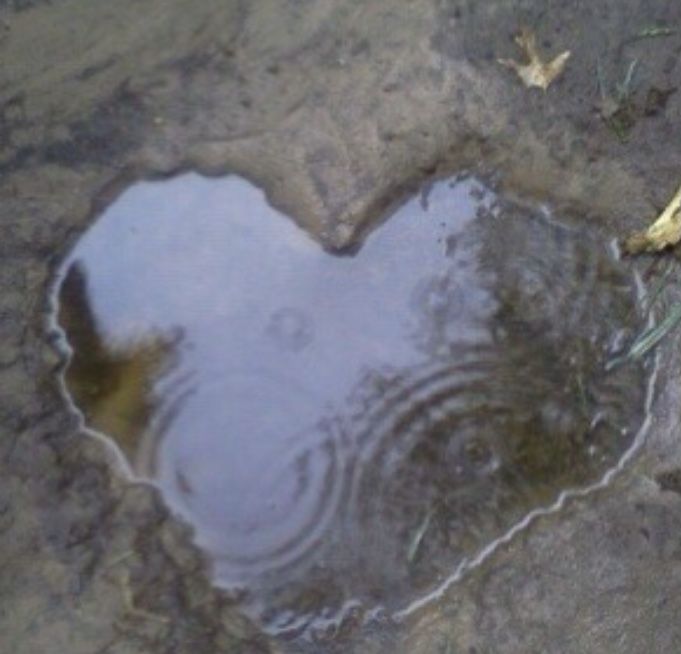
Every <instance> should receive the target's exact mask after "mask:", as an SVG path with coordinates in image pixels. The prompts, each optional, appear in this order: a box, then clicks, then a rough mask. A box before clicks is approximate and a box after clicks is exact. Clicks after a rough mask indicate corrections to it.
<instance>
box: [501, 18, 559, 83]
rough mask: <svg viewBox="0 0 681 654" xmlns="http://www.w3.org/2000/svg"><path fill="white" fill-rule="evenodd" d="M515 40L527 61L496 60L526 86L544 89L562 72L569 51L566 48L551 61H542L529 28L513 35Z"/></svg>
mask: <svg viewBox="0 0 681 654" xmlns="http://www.w3.org/2000/svg"><path fill="white" fill-rule="evenodd" d="M515 42H516V43H517V44H518V47H520V49H521V50H522V51H523V52H524V53H525V56H526V57H527V59H528V63H526V64H521V63H519V62H517V61H514V60H513V59H497V61H498V62H499V63H500V64H501V65H502V66H506V68H510V69H511V70H514V71H515V72H516V73H517V74H518V77H520V79H521V80H522V81H523V84H525V86H527V87H528V88H531V87H533V86H536V87H538V88H540V89H542V90H544V91H546V89H547V88H548V87H549V84H551V82H553V80H554V79H556V77H558V75H560V74H561V73H562V72H563V68H565V64H566V62H567V60H568V57H569V56H570V51H569V50H566V51H565V52H563V53H561V54H559V55H558V56H557V57H556V58H555V59H553V60H552V61H549V62H548V63H544V62H543V61H542V60H541V58H540V57H539V53H538V52H537V43H536V39H535V35H534V34H533V33H532V32H531V31H530V30H527V29H524V30H522V31H521V32H520V34H518V35H517V36H516V37H515Z"/></svg>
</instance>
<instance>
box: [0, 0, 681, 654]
mask: <svg viewBox="0 0 681 654" xmlns="http://www.w3.org/2000/svg"><path fill="white" fill-rule="evenodd" d="M0 11H1V12H2V14H1V18H2V23H1V24H0V30H1V33H0V50H1V51H2V55H3V62H5V63H4V64H3V68H2V71H1V72H0V106H1V111H0V117H1V120H0V171H1V172H2V177H1V178H0V197H1V198H2V202H1V204H0V212H1V213H2V220H3V227H4V229H3V238H2V241H1V242H0V254H1V259H0V284H2V292H1V293H0V332H1V334H2V339H1V341H0V369H1V374H2V378H1V379H2V389H3V399H2V402H1V403H0V417H1V419H0V425H1V427H0V430H1V436H2V437H1V438H0V466H1V467H2V474H1V475H0V530H1V531H0V560H2V562H3V569H4V570H5V572H4V573H3V575H2V577H1V578H0V597H1V598H2V604H1V607H0V630H1V631H2V633H3V642H5V643H8V647H10V649H11V650H12V651H15V652H19V653H26V654H32V653H33V652H51V651H55V652H57V651H65V650H68V651H72V652H84V653H85V652H88V653H89V652H116V653H119V652H139V651H151V652H154V651H158V652H161V651H169V650H172V651H176V652H185V651H186V652H189V651H193V650H199V651H203V650H206V651H224V652H239V651H243V652H248V653H250V652H258V651H263V652H265V651H276V650H277V649H282V650H290V651H310V652H317V651H323V650H322V647H324V648H326V649H328V650H329V651H334V648H335V649H336V651H344V652H347V651H357V652H372V651H373V652H382V651H395V650H397V651H405V652H407V651H408V652H424V653H425V652H447V651H448V648H449V650H450V651H459V650H461V651H469V652H474V651H477V652H527V651H542V652H543V651H548V652H550V651H556V652H569V651H575V652H584V651H587V652H602V651H618V652H640V651H643V650H646V651H659V652H668V651H673V650H674V649H676V648H678V646H679V642H680V641H681V630H680V628H679V626H678V621H677V620H675V619H674V616H677V615H678V613H679V610H680V609H681V606H680V605H679V599H678V592H676V589H678V587H679V584H680V583H681V567H680V566H679V550H678V524H679V521H680V520H681V498H680V497H679V494H678V491H677V490H675V486H674V485H673V484H671V485H670V484H669V483H665V484H663V485H660V484H659V483H658V482H657V481H656V479H657V477H658V476H659V475H666V476H664V477H662V478H663V479H667V480H668V479H671V478H673V474H672V473H673V472H674V470H675V469H677V468H678V466H679V461H681V456H680V451H679V448H678V442H677V439H678V434H679V433H680V428H679V424H678V422H679V417H678V416H679V411H678V399H677V398H678V390H679V389H678V381H677V380H678V372H679V367H680V362H679V360H678V356H677V354H676V350H677V349H678V346H677V341H676V340H675V338H670V339H668V340H667V342H665V343H664V345H663V347H662V349H661V358H662V360H663V362H664V365H663V366H662V370H661V374H660V376H659V380H658V385H657V386H658V388H657V393H656V396H655V400H654V404H653V416H654V418H653V420H652V424H651V427H650V430H649V432H648V435H647V440H646V444H645V446H644V448H643V449H642V451H641V453H640V454H639V456H638V457H637V458H636V459H635V460H634V461H632V462H631V463H630V464H629V465H628V466H627V467H626V470H625V471H624V472H623V473H622V474H621V475H620V476H619V477H618V479H617V481H616V483H614V484H613V485H612V486H611V487H610V488H608V489H607V490H605V491H603V492H600V493H597V494H594V495H593V496H589V497H587V498H584V499H582V500H579V501H573V502H571V503H570V504H569V505H568V506H567V507H566V508H565V509H564V510H563V511H561V512H559V513H557V514H554V515H551V516H547V517H544V518H542V519H540V520H537V521H536V522H535V523H534V524H533V525H532V526H531V527H530V528H529V529H528V530H527V531H525V532H524V533H523V534H521V535H519V536H518V537H516V538H515V539H513V540H512V541H511V542H510V543H509V544H507V545H505V546H503V547H501V548H500V549H499V550H498V551H497V552H496V553H495V555H494V556H493V557H491V558H490V559H488V560H487V561H486V562H485V563H484V565H483V566H482V567H481V568H479V569H477V570H475V571H473V572H471V574H469V575H467V576H466V577H465V578H464V579H463V580H462V582H461V583H459V584H457V586H456V587H454V588H452V589H450V590H449V591H448V592H447V593H446V594H445V595H444V597H442V598H441V599H440V600H438V601H436V602H433V603H432V604H430V605H429V606H428V607H426V608H425V609H424V611H422V612H419V613H418V614H415V615H414V616H412V617H410V618H409V619H408V620H407V621H406V622H405V623H404V624H402V625H401V626H399V627H395V628H392V627H388V628H381V626H380V625H379V626H378V627H373V628H371V629H369V630H368V631H367V632H364V633H360V630H358V629H357V628H349V632H350V633H349V635H347V640H344V637H345V635H344V634H341V635H340V636H333V637H330V638H329V639H328V642H325V635H324V634H319V635H318V638H319V640H318V641H317V642H312V643H272V642H269V640H268V639H266V638H265V637H264V636H262V635H260V634H258V633H257V630H256V629H255V628H254V627H253V625H251V624H250V623H248V621H246V620H245V619H243V618H242V617H240V616H239V615H238V612H237V611H236V610H235V608H234V607H233V606H232V604H231V603H230V601H229V600H228V599H227V598H226V597H224V596H222V595H220V594H219V593H217V592H216V591H214V590H212V589H211V587H210V584H209V583H208V581H207V579H206V575H205V574H204V572H205V566H204V564H203V563H202V561H201V559H200V557H199V555H198V554H197V553H196V552H195V551H194V549H193V548H192V547H191V546H190V544H189V543H190V539H189V536H188V533H187V531H186V530H185V529H184V528H183V527H181V526H180V525H178V523H177V522H175V521H174V520H173V519H172V518H170V517H169V516H168V513H167V511H166V510H165V509H164V508H163V506H162V505H161V503H160V501H159V499H158V498H157V497H156V496H155V495H154V494H153V493H152V492H151V491H150V490H149V489H147V488H144V487H136V486H130V485H129V484H127V483H125V481H124V479H123V478H122V477H121V476H120V475H119V474H117V473H116V471H115V470H114V469H113V468H112V467H111V465H110V456H109V454H108V453H107V452H106V451H105V450H104V449H103V448H102V447H101V445H100V444H98V443H97V442H95V441H93V440H91V439H87V438H84V436H83V434H82V433H80V431H79V425H78V424H77V420H76V419H75V418H74V417H73V416H71V415H70V414H68V413H67V412H66V410H65V408H64V405H63V402H62V401H61V398H60V395H59V393H58V389H57V387H56V385H55V381H54V371H55V369H56V368H58V367H59V366H60V365H61V361H60V359H59V356H58V354H57V352H56V350H55V348H54V347H53V345H52V344H51V343H50V341H49V337H48V335H47V334H46V330H45V321H44V316H45V311H46V308H47V305H46V298H47V292H48V287H49V284H50V278H51V275H52V272H53V271H54V270H55V268H56V266H57V264H58V262H59V260H60V259H61V258H62V257H64V256H65V254H66V253H67V252H68V250H69V248H70V247H71V246H72V245H73V243H74V242H75V240H76V239H77V237H78V235H79V234H80V233H81V232H82V231H83V230H84V229H85V228H86V227H87V225H88V224H89V223H90V222H91V221H92V220H93V218H94V216H95V215H96V213H97V212H98V211H99V210H100V209H101V207H102V206H104V205H105V204H106V203H107V202H109V201H110V200H111V199H112V198H113V197H115V196H116V194H117V193H118V192H120V190H121V189H123V188H124V187H125V185H126V184H127V183H129V181H130V180H131V179H135V178H136V177H139V176H159V175H167V174H170V173H172V172H174V171H178V170H183V169H186V168H193V169H197V170H199V171H202V172H204V173H209V174H219V173H223V172H237V173H240V174H242V175H244V176H246V177H247V178H249V179H251V180H252V181H254V182H255V183H256V184H258V185H259V186H261V187H262V188H264V189H265V190H266V191H267V193H268V196H269V198H270V200H271V201H272V202H273V203H274V204H275V205H276V206H277V207H279V208H281V209H283V210H284V211H285V212H286V213H288V214H289V215H291V216H292V217H293V218H294V219H295V220H297V221H298V222H299V223H300V224H301V225H303V226H304V227H306V228H307V229H309V230H310V232H311V233H312V234H313V235H314V236H315V237H316V238H317V239H318V240H319V241H320V243H322V244H323V245H324V246H325V247H327V248H330V249H334V248H340V247H344V246H346V245H348V244H349V243H351V242H352V241H353V239H354V238H356V236H357V234H360V233H362V231H364V230H366V229H367V228H368V227H369V226H370V225H372V224H374V223H375V222H376V220H377V217H379V218H380V216H382V215H384V212H385V210H386V208H388V207H391V206H393V205H395V204H396V203H398V202H399V201H401V200H402V199H403V198H404V195H405V193H407V192H408V191H410V190H412V189H414V188H415V186H416V184H417V183H418V182H420V181H421V180H423V179H426V178H428V177H430V176H433V175H439V174H445V173H448V172H452V171H458V170H463V169H468V170H471V171H474V172H477V173H480V174H487V175H492V176H493V178H494V180H495V183H496V184H497V185H498V187H499V189H501V190H503V191H504V192H506V193H508V194H509V195H513V194H517V195H518V196H520V197H523V198H532V199H537V200H540V201H542V202H548V203H550V204H551V205H552V206H553V207H554V209H555V210H556V211H557V212H560V214H561V216H563V217H564V219H565V220H567V221H575V222H576V223H579V222H581V221H590V222H591V223H593V224H595V225H597V226H598V229H599V230H601V232H602V235H603V238H604V239H610V238H613V237H614V236H615V235H616V234H618V233H619V232H620V231H621V230H624V229H630V228H633V227H640V226H641V225H642V224H643V223H644V222H646V221H648V220H649V219H650V218H652V217H653V216H654V215H655V212H656V209H657V208H659V207H661V206H663V205H664V204H665V203H666V201H667V200H668V199H669V196H670V195H671V193H672V192H673V190H674V188H675V187H676V185H677V184H678V177H679V171H680V170H681V165H680V164H681V154H680V153H679V151H678V147H677V143H676V142H675V141H674V135H675V134H678V130H679V127H680V126H681V95H680V94H678V93H673V94H671V95H668V96H666V99H665V100H664V101H662V100H660V102H659V103H657V105H650V104H649V102H648V97H649V96H650V93H651V92H653V91H654V90H656V89H657V90H658V91H660V90H663V91H664V90H669V89H672V88H674V87H675V85H676V83H677V80H678V78H679V64H678V54H679V51H680V50H681V41H680V40H679V38H680V37H679V35H678V34H675V35H671V36H666V37H660V38H650V39H636V40H631V39H630V37H631V36H632V32H634V33H635V32H637V31H639V30H640V29H643V28H645V27H647V26H649V25H653V24H670V25H674V24H678V22H679V18H681V10H680V9H679V8H676V7H674V6H672V5H670V4H669V3H664V2H643V1H639V2H635V1H633V0H631V1H627V2H624V3H623V2H621V1H617V2H615V1H614V0H613V1H611V2H597V3H591V4H590V5H589V6H588V7H584V8H580V10H579V11H576V10H575V9H574V8H571V7H570V6H569V5H567V6H563V5H562V4H558V3H555V5H554V4H553V3H549V4H548V5H547V4H546V3H544V2H542V3H540V2H517V3H496V2H495V3H487V4H486V5H484V6H482V5H480V4H479V3H475V2H472V1H471V2H459V3H453V2H452V3H448V2H432V3H428V2H413V3H408V4H405V5H404V6H399V7H397V6H386V4H385V3H383V2H378V1H376V2H356V3H355V2H353V3H343V5H342V6H339V5H338V4H337V3H332V2H330V1H329V2H325V1H323V0H320V1H318V2H305V3H301V2H293V1H291V2H287V3H284V4H283V5H282V3H279V2H265V1H263V2H252V3H239V2H229V3H221V2H205V3H202V4H201V5H200V6H199V7H197V6H196V5H195V4H193V3H189V2H186V1H180V0H174V1H173V2H152V3H149V5H148V6H147V7H145V9H144V11H142V10H141V9H140V6H139V4H138V3H135V2H120V3H117V4H116V6H115V7H113V6H110V5H107V6H99V5H94V4H92V3H87V2H84V1H82V0H63V1H59V2H52V3H18V2H17V3H3V5H2V7H1V8H0ZM520 24H529V25H530V26H532V27H533V28H534V29H535V30H536V31H537V33H538V35H539V41H540V46H541V48H542V49H543V50H545V51H546V52H548V53H552V54H555V53H557V52H559V51H561V50H563V49H565V48H570V49H571V50H572V51H573V56H572V58H571V60H570V63H569V66H568V68H567V69H566V72H565V74H564V75H563V76H562V77H561V78H560V79H559V80H558V81H557V82H556V83H555V85H553V86H552V87H551V88H550V89H549V91H548V92H547V93H546V94H543V93H541V92H532V93H530V92H528V91H527V90H526V89H524V88H523V87H522V86H521V85H520V84H519V83H518V81H517V79H516V78H514V77H513V76H512V74H511V73H509V71H507V70H505V69H503V68H501V67H500V66H498V64H497V63H496V58H497V57H498V56H502V57H515V56H518V55H519V53H518V52H517V50H516V49H515V46H514V44H513V42H512V40H511V37H512V35H513V33H514V32H515V31H516V29H517V28H518V26H519V25H520ZM633 59H637V60H638V62H639V63H638V67H637V74H636V77H635V78H634V82H633V84H634V86H633V95H632V97H631V98H630V101H631V107H630V108H629V111H630V113H631V117H632V120H631V121H629V122H631V125H630V126H629V127H628V129H627V133H626V134H625V135H624V140H622V135H621V134H619V133H615V131H614V130H613V129H612V128H611V126H609V125H608V124H607V123H606V121H604V119H603V117H602V116H601V115H599V112H598V110H597V105H598V103H599V101H601V100H602V98H601V95H600V94H599V90H598V84H597V75H596V67H597V62H598V61H600V62H601V65H602V70H603V77H604V79H606V80H607V83H608V84H609V85H612V86H614V85H615V83H616V82H618V81H621V80H622V79H623V77H624V75H625V74H626V71H627V68H628V65H629V64H630V62H631V61H632V60H633ZM658 105H659V106H658ZM649 261H650V260H647V261H646V260H644V261H641V262H632V263H631V264H630V265H632V266H639V267H640V268H641V270H643V271H645V270H646V269H647V266H648V265H649ZM675 293H676V289H675V288H674V287H673V286H672V287H670V288H669V289H668V290H667V291H666V293H665V296H664V297H663V300H662V302H661V304H660V311H661V312H662V313H663V312H664V307H665V304H666V303H668V302H670V301H671V300H673V299H674V296H675ZM670 475H672V476H671V477H670ZM518 598H521V599H522V601H519V600H518ZM651 643H653V645H651ZM651 648H652V649H651Z"/></svg>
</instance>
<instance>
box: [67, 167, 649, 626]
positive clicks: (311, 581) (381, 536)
mask: <svg viewBox="0 0 681 654" xmlns="http://www.w3.org/2000/svg"><path fill="white" fill-rule="evenodd" d="M57 293H58V303H57V304H58V309H57V310H58V321H59V323H60V325H61V326H62V327H63V329H64V331H65V334H66V338H67V339H68V342H69V344H70V346H71V348H72V350H73V352H72V356H71V360H70V363H69V366H68V368H67V371H66V374H65V381H66V387H67V389H68V392H69V393H70V395H71V397H72V399H73V401H74V403H75V405H76V406H77V407H79V408H80V410H81V411H82V413H83V414H84V416H85V420H86V422H87V424H88V425H89V426H90V427H91V428H93V429H95V430H97V431H99V432H102V433H104V434H107V435H108V436H110V437H111V438H112V439H113V440H114V441H115V442H116V443H117V444H118V446H119V447H120V449H121V451H122V452H123V453H124V454H125V457H126V458H127V460H128V461H129V462H130V467H131V468H132V470H133V471H134V473H135V474H136V475H137V476H139V477H142V478H146V479H149V480H152V481H153V482H154V483H156V484H157V485H158V486H159V488H160V489H161V491H162V493H163V495H164V496H165V498H166V500H167V502H168V503H169V504H170V506H172V507H173V508H174V509H175V510H176V511H177V512H179V513H180V514H181V515H182V516H184V517H185V518H186V520H187V521H189V522H190V523H191V524H192V525H194V526H195V528H196V540H197V542H198V543H199V545H200V546H201V547H202V548H203V549H204V551H205V552H207V553H208V554H209V556H210V558H211V559H212V560H213V561H214V569H215V579H216V581H217V583H219V584H220V585H222V586H226V587H229V588H231V589H239V591H240V593H241V594H242V596H243V597H244V598H245V599H244V602H245V605H246V606H250V607H251V609H252V610H253V612H255V613H257V614H258V615H259V616H260V618H261V620H263V621H264V622H265V623H266V624H268V625H269V626H270V627H272V628H274V629H286V628H298V627H301V626H304V625H306V624H308V623H309V622H310V621H313V620H315V619H320V620H326V619H328V618H329V617H332V616H334V615H337V614H338V612H339V611H340V610H341V609H343V608H344V607H345V608H347V607H348V606H350V605H351V604H352V603H353V602H354V603H356V604H358V605H361V606H363V607H365V608H367V607H376V606H384V607H387V608H388V609H389V610H394V609H398V608H400V607H402V606H404V605H405V604H406V603H408V602H410V601H412V600H414V599H415V598H416V597H417V596H418V595H419V594H422V593H424V592H427V591H428V589H430V588H432V587H433V586H434V585H436V584H437V583H440V582H441V581H442V579H443V578H445V577H446V576H447V575H448V574H450V573H451V571H452V570H453V569H454V568H455V567H456V565H457V564H459V563H460V562H461V561H462V560H463V559H464V557H470V556H474V555H475V554H476V553H477V552H479V551H480V550H481V549H482V548H484V547H485V546H486V545H488V544H489V543H490V542H492V541H493V540H494V539H496V538H499V537H500V536H501V535H503V534H504V533H505V532H507V531H508V530H509V529H510V528H511V527H512V526H513V525H515V524H516V523H518V521H520V520H522V519H523V517H524V516H526V515H527V514H528V512H529V511H531V510H533V509H536V508H538V507H543V506H547V505H549V504H551V503H552V502H554V501H555V500H556V498H557V497H558V496H559V494H560V493H561V492H562V491H564V490H565V489H568V488H575V487H581V486H584V485H587V484H590V483H593V482H594V481H596V480H597V479H599V478H600V477H601V476H602V475H603V474H604V472H605V471H606V470H607V469H609V468H610V467H612V466H613V465H614V464H615V463H616V462H617V460H618V459H619V458H620V457H621V456H622V454H623V452H625V451H626V450H627V448H629V447H630V446H631V444H632V440H633V438H634V436H635V434H636V432H637V430H638V428H639V426H640V424H641V422H642V419H643V413H644V396H645V379H644V377H645V375H644V373H643V371H642V369H641V368H639V367H637V366H635V365H627V366H621V367H617V368H615V369H614V370H611V371H610V372H607V371H606V367H605V362H606V360H607V359H608V357H609V356H611V355H612V351H613V348H615V347H617V344H618V343H621V342H622V341H623V340H626V339H627V338H628V336H630V335H631V334H633V331H632V330H635V329H637V328H638V327H639V326H640V324H638V325H637V324H636V323H637V321H638V318H636V315H637V313H636V297H637V295H636V285H635V283H634V280H633V279H632V278H631V277H630V276H629V275H628V274H627V273H625V272H624V271H623V269H622V268H621V267H620V265H619V264H618V262H617V261H615V260H614V259H613V258H612V256H611V254H610V253H609V252H608V250H607V248H606V247H604V246H603V245H602V244H601V242H600V240H599V239H598V238H596V237H594V236H593V235H592V234H590V233H589V231H587V230H585V229H576V228H574V227H570V226H567V225H564V224H561V223H557V222H555V220H554V219H552V218H551V217H550V216H549V215H547V214H546V212H542V211H539V210H533V209H530V208H527V207H521V206H519V205H517V204H514V203H512V202H506V201H503V200H502V199H500V198H498V197H496V196H495V195H494V194H493V193H491V192H490V191H488V190H486V189H485V187H484V186H483V185H482V184H480V183H479V182H476V181H474V180H470V179H468V180H464V181H449V182H447V181H443V182H438V183H436V184H435V185H434V186H433V187H432V188H431V189H430V191H429V193H428V195H427V198H426V197H421V198H414V199H413V200H411V201H410V202H408V203H407V204H405V205H404V206H403V207H402V208H401V209H399V210H398V211H397V212H396V213H395V215H394V216H393V217H392V218H390V220H388V221H387V222H386V223H385V224H383V225H382V226H381V227H380V228H378V229H377V230H376V231H375V232H374V233H373V234H371V235H370V236H369V237H368V239H367V240H366V242H365V243H364V245H363V246H362V248H361V249H360V250H359V252H358V253H357V254H356V255H355V256H352V257H350V256H342V257H341V256H334V255H331V254H328V253H327V252H325V251H323V250H322V249H321V248H320V247H319V246H318V245H317V244H316V243H315V242H313V241H312V240H311V239H310V238H309V237H308V236H307V235H306V234H305V233H304V232H303V231H301V230H300V229H299V228H298V227H296V225H294V224H293V223H292V222H291V221H289V220H286V219H284V218H282V216H281V215H280V214H279V213H278V212H277V211H275V210H274V209H272V208H271V207H270V206H268V204H267V203H266V201H265V198H264V196H263V194H262V193H261V192H260V191H259V190H258V189H256V188H255V187H253V186H252V185H250V184H249V183H247V182H246V181H244V180H242V179H239V178H235V177H230V178H225V179H221V180H211V179H206V178H202V177H199V176H197V175H193V174H190V175H184V176H181V177H178V178H175V179H173V180H170V181H166V182H144V183H139V184H136V185H135V186H133V187H132V188H130V189H129V190H128V191H127V192H125V193H124V194H123V195H122V196H121V197H120V198H119V199H118V200H117V201H116V202H115V203H114V204H113V205H111V206H110V207H109V209H107V211H106V212H105V213H104V215H103V216H102V217H101V219H100V220H98V221H97V222H96V224H95V225H94V226H93V227H92V228H91V229H90V230H89V231H88V232H87V233H86V234H85V235H84V236H83V238H82V239H81V241H80V242H79V243H78V244H77V246H76V248H75V249H74V250H73V252H72V253H71V254H70V256H69V257H68V259H67V260H66V261H65V262H64V265H63V267H62V269H61V272H60V275H59V278H58V284H57Z"/></svg>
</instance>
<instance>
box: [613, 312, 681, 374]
mask: <svg viewBox="0 0 681 654" xmlns="http://www.w3.org/2000/svg"><path fill="white" fill-rule="evenodd" d="M679 323H681V302H677V303H676V304H674V306H672V309H671V311H670V312H669V313H668V314H667V315H666V317H665V318H664V320H662V322H660V323H658V324H657V325H655V327H651V328H650V329H648V330H646V331H645V332H643V334H641V335H640V336H639V337H638V338H637V339H636V341H634V344H633V345H632V346H631V347H630V348H629V352H627V355H626V358H627V359H629V360H632V361H636V360H637V359H640V358H641V357H643V356H644V355H646V354H647V353H648V352H650V350H652V349H653V348H654V347H655V346H656V345H657V344H658V343H659V342H660V341H661V340H662V339H663V338H664V337H665V336H666V335H667V334H668V333H669V332H670V331H672V329H674V327H676V326H677V325H678V324H679Z"/></svg>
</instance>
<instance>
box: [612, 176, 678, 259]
mask: <svg viewBox="0 0 681 654" xmlns="http://www.w3.org/2000/svg"><path fill="white" fill-rule="evenodd" d="M680 240H681V186H679V190H678V191H676V195H675V196H674V197H673V198H672V200H671V202H670V203H669V204H668V205H667V207H666V209H665V210H664V211H663V212H662V213H661V214H660V215H659V216H658V218H657V220H656V221H655V222H654V223H653V224H652V225H651V226H650V227H648V229H646V230H645V231H644V232H636V233H635V234H632V235H631V236H629V237H628V238H627V239H625V241H624V243H623V244H622V247H623V249H624V251H625V252H626V253H627V254H638V253H639V252H659V251H660V250H664V248H666V247H669V246H671V245H676V244H677V243H678V242H679V241H680Z"/></svg>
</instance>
